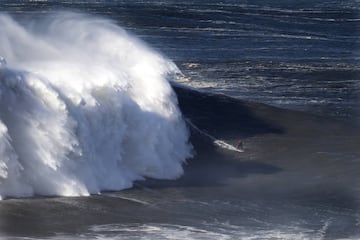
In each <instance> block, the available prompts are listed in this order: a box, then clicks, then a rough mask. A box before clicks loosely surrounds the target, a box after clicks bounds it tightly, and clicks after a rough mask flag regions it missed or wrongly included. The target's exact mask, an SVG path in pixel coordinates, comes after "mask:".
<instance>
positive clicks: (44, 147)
mask: <svg viewBox="0 0 360 240" xmlns="http://www.w3.org/2000/svg"><path fill="white" fill-rule="evenodd" d="M0 26H1V35H0V55H1V57H2V58H1V65H0V196H1V198H5V197H24V196H33V195H62V196H79V195H89V194H90V193H99V192H100V191H102V190H120V189H124V188H129V187H131V186H132V182H133V181H134V180H138V179H142V178H143V177H152V178H165V179H172V178H177V177H179V176H180V175H181V174H182V172H183V169H182V163H183V162H184V160H185V159H186V158H189V157H190V156H191V154H190V150H191V146H190V145H189V143H188V131H187V129H186V126H185V124H184V121H183V120H182V116H181V113H180V112H179V109H178V107H177V99H176V96H175V94H174V93H173V92H172V89H171V87H170V85H169V83H168V79H170V78H171V77H173V76H175V75H176V74H178V72H179V70H178V69H177V67H176V66H175V65H174V64H173V63H172V62H171V61H169V60H167V59H164V58H163V57H162V56H161V55H159V54H157V53H155V52H153V51H151V50H149V49H148V48H147V47H146V46H145V45H144V44H143V43H141V42H140V41H139V40H137V39H136V38H134V37H132V36H130V35H129V34H128V33H126V32H125V31H124V30H123V29H121V28H120V27H118V26H116V25H115V24H113V23H112V22H111V21H109V20H105V19H101V18H98V17H90V16H88V15H84V14H79V13H73V12H57V13H51V15H50V14H49V15H46V16H42V17H39V18H36V19H35V18H34V19H31V20H29V19H28V20H27V21H23V22H22V23H20V22H18V21H17V20H16V19H14V18H12V17H10V16H8V15H6V14H0Z"/></svg>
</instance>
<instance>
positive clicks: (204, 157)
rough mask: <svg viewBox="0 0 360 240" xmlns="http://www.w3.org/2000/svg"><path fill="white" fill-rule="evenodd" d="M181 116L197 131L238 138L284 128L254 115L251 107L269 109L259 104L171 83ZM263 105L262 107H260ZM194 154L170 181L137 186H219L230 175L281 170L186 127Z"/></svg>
mask: <svg viewBox="0 0 360 240" xmlns="http://www.w3.org/2000/svg"><path fill="white" fill-rule="evenodd" d="M173 88H174V90H175V92H176V94H177V96H178V100H179V106H180V109H181V111H182V113H183V115H184V116H185V117H186V118H187V119H189V120H190V121H191V122H192V123H193V124H194V125H195V126H196V127H197V128H199V129H200V130H201V131H204V132H206V133H207V134H211V136H213V137H214V138H219V139H226V140H227V141H228V142H233V140H234V139H242V138H246V137H251V136H255V135H259V134H269V133H273V134H282V133H284V130H283V129H282V128H281V127H279V126H277V125H275V124H274V123H271V122H269V121H266V120H265V119H264V118H260V117H258V116H256V113H255V112H254V110H260V111H262V110H264V109H265V110H266V111H269V109H270V111H272V108H271V107H268V106H265V105H262V104H255V103H254V104H252V103H246V102H243V101H240V100H237V99H234V98H230V97H227V96H224V95H211V94H207V93H203V92H198V91H194V90H191V89H187V88H183V87H180V86H176V85H175V86H173ZM261 108H263V109H261ZM189 128H190V131H191V138H190V141H191V143H192V144H193V146H194V152H195V157H194V158H193V159H191V160H190V161H189V163H188V164H187V165H186V166H185V168H184V172H185V173H184V175H183V176H182V177H181V178H180V179H178V180H176V181H174V180H154V179H147V180H146V181H139V182H137V183H136V184H135V185H136V186H138V187H151V188H159V187H195V186H196V187H199V186H221V185H223V184H224V183H225V182H226V181H227V180H229V179H231V178H243V177H246V176H248V175H250V174H275V173H277V172H279V171H281V170H282V169H281V168H279V167H277V166H274V165H271V164H267V163H262V162H258V161H249V160H245V159H242V158H241V157H242V155H241V153H237V152H231V151H228V150H225V149H220V148H219V147H216V146H215V145H214V144H213V139H210V138H209V137H207V136H206V135H203V134H201V133H200V132H199V131H197V130H196V129H194V128H193V127H191V126H189Z"/></svg>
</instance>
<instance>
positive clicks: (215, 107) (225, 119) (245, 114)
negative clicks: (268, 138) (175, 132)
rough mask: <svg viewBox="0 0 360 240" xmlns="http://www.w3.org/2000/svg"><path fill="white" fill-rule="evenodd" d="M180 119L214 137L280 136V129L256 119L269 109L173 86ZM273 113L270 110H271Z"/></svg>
mask: <svg viewBox="0 0 360 240" xmlns="http://www.w3.org/2000/svg"><path fill="white" fill-rule="evenodd" d="M173 89H174V90H175V92H176V94H177V96H178V100H179V106H180V109H181V111H182V113H183V115H184V116H185V117H186V118H188V119H190V120H191V122H192V123H194V124H195V125H196V126H197V127H198V128H200V129H201V130H203V131H205V132H207V133H209V134H212V135H214V136H215V137H224V136H230V137H233V136H237V137H243V138H244V137H251V136H255V135H258V134H268V133H274V134H282V133H284V132H285V131H284V129H283V128H281V127H280V126H278V125H276V124H275V123H271V122H269V121H268V120H266V119H264V118H261V117H259V116H257V114H258V112H264V111H268V110H269V108H270V107H269V106H266V105H264V104H258V103H249V102H245V101H241V100H238V99H234V98H231V97H228V96H225V95H214V94H209V93H204V92H198V91H195V90H191V89H188V88H184V87H181V86H178V85H176V84H173ZM271 110H272V111H273V110H274V109H272V108H271Z"/></svg>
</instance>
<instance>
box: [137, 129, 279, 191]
mask: <svg viewBox="0 0 360 240" xmlns="http://www.w3.org/2000/svg"><path fill="white" fill-rule="evenodd" d="M191 142H192V144H193V146H194V149H195V151H196V153H195V157H194V158H193V159H191V160H189V162H188V164H186V165H185V166H184V175H183V176H182V177H181V178H179V179H177V180H175V181H174V180H157V179H146V180H145V181H138V182H136V183H135V184H134V185H135V186H136V187H140V188H143V187H148V188H166V187H214V186H222V185H226V184H227V183H226V182H227V181H228V180H230V179H232V178H234V179H238V178H245V177H247V176H249V175H252V174H276V173H278V172H280V171H282V169H281V168H279V167H277V166H274V165H271V164H267V163H262V162H258V161H249V160H243V159H241V153H233V152H230V151H228V150H223V149H219V148H218V147H216V146H215V145H213V144H212V143H210V142H209V141H207V140H206V139H204V137H203V136H201V135H199V134H192V136H191Z"/></svg>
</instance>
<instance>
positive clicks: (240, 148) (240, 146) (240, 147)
mask: <svg viewBox="0 0 360 240" xmlns="http://www.w3.org/2000/svg"><path fill="white" fill-rule="evenodd" d="M236 148H237V149H239V150H244V144H243V142H242V141H241V140H238V141H237V142H236Z"/></svg>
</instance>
